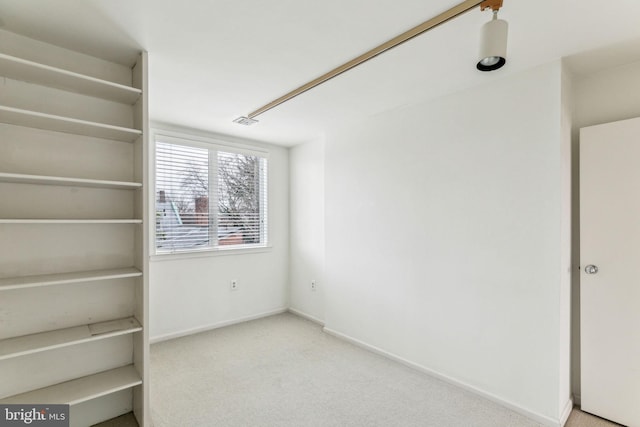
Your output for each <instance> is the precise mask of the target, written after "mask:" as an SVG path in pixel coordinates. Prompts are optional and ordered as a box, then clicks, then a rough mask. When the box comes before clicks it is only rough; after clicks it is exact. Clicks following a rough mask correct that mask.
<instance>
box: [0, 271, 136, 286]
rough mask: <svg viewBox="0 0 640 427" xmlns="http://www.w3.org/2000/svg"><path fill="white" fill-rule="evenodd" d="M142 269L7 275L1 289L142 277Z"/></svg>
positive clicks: (2, 280)
mask: <svg viewBox="0 0 640 427" xmlns="http://www.w3.org/2000/svg"><path fill="white" fill-rule="evenodd" d="M140 276H142V271H140V270H138V269H137V268H134V267H128V268H114V269H110V270H93V271H78V272H72V273H58V274H40V275H37V276H23V277H7V278H4V279H0V291H9V290H12V289H26V288H37V287H41V286H55V285H68V284H74V283H87V282H97V281H100V280H115V279H125V278H130V277H140Z"/></svg>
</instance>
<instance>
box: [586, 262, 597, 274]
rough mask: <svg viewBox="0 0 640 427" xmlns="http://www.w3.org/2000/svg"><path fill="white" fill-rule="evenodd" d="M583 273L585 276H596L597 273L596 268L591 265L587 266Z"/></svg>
mask: <svg viewBox="0 0 640 427" xmlns="http://www.w3.org/2000/svg"><path fill="white" fill-rule="evenodd" d="M584 272H585V273H587V274H596V273H597V272H598V267H597V266H595V265H593V264H589V265H587V266H586V267H585V268H584Z"/></svg>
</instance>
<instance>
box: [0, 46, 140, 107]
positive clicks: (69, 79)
mask: <svg viewBox="0 0 640 427" xmlns="http://www.w3.org/2000/svg"><path fill="white" fill-rule="evenodd" d="M0 75H2V76H4V77H8V78H10V79H16V80H26V81H29V82H33V83H38V84H41V85H44V86H49V87H55V88H58V89H63V90H68V91H70V92H76V93H79V94H83V95H89V96H95V97H97V98H103V99H108V100H111V101H116V102H121V103H123V104H134V103H135V102H136V101H137V100H138V99H139V98H140V95H141V94H142V90H140V89H138V88H135V87H131V86H126V85H122V84H118V83H114V82H110V81H107V80H103V79H98V78H95V77H90V76H86V75H83V74H79V73H74V72H73V71H69V70H63V69H60V68H57V67H51V66H49V65H45V64H39V63H37V62H33V61H29V60H27V59H22V58H17V57H15V56H11V55H6V54H3V53H0Z"/></svg>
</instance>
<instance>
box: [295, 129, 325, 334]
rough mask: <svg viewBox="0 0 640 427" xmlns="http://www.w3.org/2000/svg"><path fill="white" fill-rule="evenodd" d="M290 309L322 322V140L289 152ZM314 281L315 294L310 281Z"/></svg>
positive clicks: (323, 231)
mask: <svg viewBox="0 0 640 427" xmlns="http://www.w3.org/2000/svg"><path fill="white" fill-rule="evenodd" d="M289 167H290V184H289V185H290V187H289V188H290V198H289V203H290V215H289V218H290V223H289V227H290V242H291V256H290V267H289V271H290V274H289V279H290V285H289V286H290V294H289V295H290V300H289V306H290V308H291V309H292V310H294V311H295V312H297V313H298V314H301V315H304V316H306V317H309V318H311V319H313V320H316V321H318V322H323V321H324V287H325V283H324V249H325V248H324V237H325V229H324V215H325V212H324V140H317V141H312V142H308V143H306V144H302V145H298V146H296V147H293V148H291V150H290V152H289ZM312 280H315V281H316V290H315V291H313V290H312V289H311V281H312Z"/></svg>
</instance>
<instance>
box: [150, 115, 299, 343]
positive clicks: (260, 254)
mask: <svg viewBox="0 0 640 427" xmlns="http://www.w3.org/2000/svg"><path fill="white" fill-rule="evenodd" d="M163 128H165V129H166V128H167V126H164V127H163ZM169 130H176V128H169ZM178 130H180V131H182V132H186V133H190V134H192V135H198V136H205V137H206V136H210V137H214V138H218V139H223V140H225V141H231V142H233V141H235V142H237V143H242V144H244V145H256V146H259V147H261V148H267V149H268V150H269V177H268V180H269V181H268V182H269V220H268V221H269V242H270V246H271V247H270V248H268V249H265V250H257V251H253V252H250V253H239V254H236V255H232V254H216V255H206V256H191V257H189V256H186V257H185V256H182V255H177V256H166V255H165V256H160V257H152V260H151V263H150V266H149V288H150V289H149V293H150V296H149V298H150V322H151V327H150V337H151V341H152V342H155V341H159V340H163V339H169V338H174V337H177V336H181V335H186V334H189V333H194V332H199V331H202V330H207V329H211V328H215V327H219V326H224V325H227V324H231V323H235V322H237V321H241V320H247V319H251V318H256V317H260V316H263V315H266V314H272V313H275V312H281V311H285V310H286V309H287V291H288V289H287V288H288V286H287V285H288V281H289V278H288V275H289V271H288V268H289V267H288V266H289V153H288V149H286V148H284V147H277V146H272V145H266V144H259V143H255V142H248V141H240V140H237V139H234V138H225V137H222V138H221V137H220V136H217V135H207V134H202V133H200V132H196V131H190V130H184V129H178ZM151 193H153V191H152V192H151ZM151 210H153V209H151ZM152 250H153V249H152ZM234 279H235V280H238V285H239V288H238V290H235V291H231V289H230V282H231V280H234Z"/></svg>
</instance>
